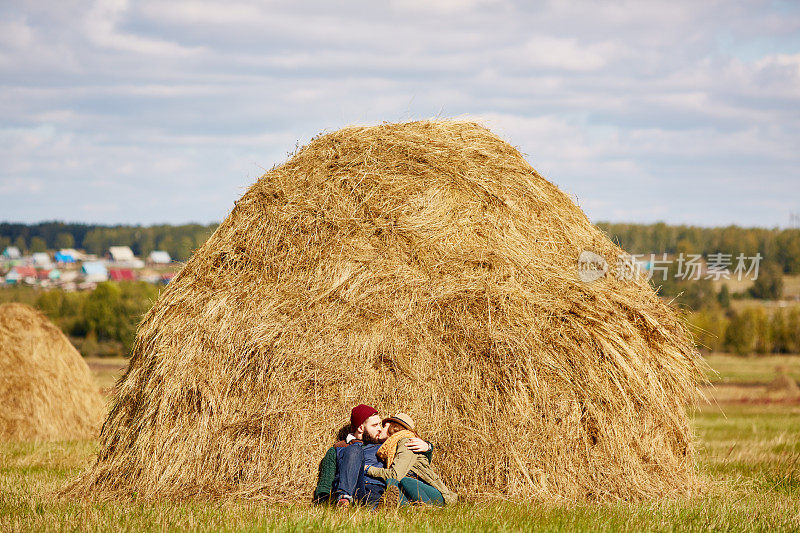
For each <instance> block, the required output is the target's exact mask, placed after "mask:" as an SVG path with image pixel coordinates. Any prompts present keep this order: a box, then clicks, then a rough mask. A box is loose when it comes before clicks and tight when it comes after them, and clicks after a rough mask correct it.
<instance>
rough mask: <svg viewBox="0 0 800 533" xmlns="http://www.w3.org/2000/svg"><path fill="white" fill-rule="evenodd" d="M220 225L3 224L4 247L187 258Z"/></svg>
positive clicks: (1, 240) (0, 226)
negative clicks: (123, 250) (121, 249)
mask: <svg viewBox="0 0 800 533" xmlns="http://www.w3.org/2000/svg"><path fill="white" fill-rule="evenodd" d="M216 227H217V225H216V224H209V225H202V224H184V225H180V226H171V225H158V226H101V225H94V224H67V223H64V222H42V223H39V224H12V223H7V222H5V223H0V250H3V249H5V247H6V246H10V245H13V246H16V247H18V248H19V249H20V250H22V251H23V252H43V251H45V250H58V249H61V248H81V249H84V250H86V251H87V252H88V253H92V254H102V253H104V252H105V251H106V250H108V248H109V247H110V246H130V247H131V249H132V250H133V253H135V254H136V255H137V256H140V257H143V256H146V255H147V254H149V253H150V252H152V251H153V250H165V251H167V252H169V254H170V256H172V258H173V259H175V260H177V261H186V260H187V259H189V257H190V256H191V255H192V253H193V252H194V250H195V249H197V248H198V247H200V245H202V244H203V243H204V242H205V241H206V239H208V237H209V236H210V235H211V233H213V232H214V230H215V229H216Z"/></svg>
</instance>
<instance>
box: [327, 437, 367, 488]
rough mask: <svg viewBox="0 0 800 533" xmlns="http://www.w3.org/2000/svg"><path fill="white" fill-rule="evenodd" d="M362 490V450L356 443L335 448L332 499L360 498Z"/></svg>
mask: <svg viewBox="0 0 800 533" xmlns="http://www.w3.org/2000/svg"><path fill="white" fill-rule="evenodd" d="M365 496H366V491H365V490H364V450H362V449H361V446H360V445H358V444H351V445H350V446H347V447H344V448H337V449H336V477H335V478H334V482H333V497H334V500H339V499H341V498H347V499H350V500H356V501H357V500H360V499H362V498H364V497H365Z"/></svg>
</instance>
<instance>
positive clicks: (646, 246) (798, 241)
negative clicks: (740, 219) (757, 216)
mask: <svg viewBox="0 0 800 533" xmlns="http://www.w3.org/2000/svg"><path fill="white" fill-rule="evenodd" d="M597 226H598V227H600V229H602V230H603V231H604V232H606V234H607V235H608V236H609V237H610V238H611V239H612V240H613V241H614V242H616V243H617V244H619V245H620V246H621V247H622V248H623V249H624V250H625V251H626V252H628V253H632V254H650V253H655V254H662V253H665V252H666V253H668V254H680V253H681V252H683V253H684V254H701V255H702V256H703V257H704V258H705V257H707V256H708V254H712V253H724V254H731V255H732V257H733V258H734V260H735V258H736V256H737V255H738V254H739V253H743V254H745V256H755V254H756V253H760V254H761V256H762V260H761V263H762V264H768V263H774V264H776V265H779V266H780V268H781V270H782V271H783V272H785V273H795V274H796V273H800V229H797V228H789V229H778V228H774V229H768V228H742V227H739V226H726V227H715V228H706V227H701V226H684V225H668V224H665V223H663V222H659V223H656V224H626V223H611V222H599V223H598V224H597Z"/></svg>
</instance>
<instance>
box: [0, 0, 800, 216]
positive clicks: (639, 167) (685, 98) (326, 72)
mask: <svg viewBox="0 0 800 533" xmlns="http://www.w3.org/2000/svg"><path fill="white" fill-rule="evenodd" d="M798 31H800V14H798V10H796V9H795V10H790V11H788V12H782V13H777V12H776V11H775V10H774V9H773V7H772V6H770V5H766V4H757V3H753V4H735V5H733V4H730V3H721V2H718V1H716V0H711V1H709V2H703V3H699V4H698V3H696V2H695V3H692V2H635V3H622V4H620V3H605V4H598V3H596V2H591V1H587V2H557V1H554V2H549V3H547V2H546V3H527V2H510V1H496V2H483V1H479V0H473V1H467V2H455V1H451V0H443V1H440V2H419V1H416V0H413V1H407V2H397V3H389V4H386V3H376V2H371V1H367V0H357V1H355V2H349V3H346V4H332V3H330V2H320V1H313V0H312V1H311V2H308V3H304V4H303V5H298V4H296V3H294V2H288V1H279V0H274V1H269V2H265V1H246V0H235V1H233V2H230V3H226V2H217V1H203V2H192V1H188V0H176V1H174V2H158V1H151V0H145V1H143V2H135V3H133V2H132V3H130V4H129V3H127V2H125V1H102V2H97V3H95V4H92V5H90V6H86V5H84V4H83V3H81V2H68V1H64V2H58V3H55V4H53V3H51V2H39V3H37V2H27V3H25V4H24V5H18V6H0V75H2V76H3V79H4V80H5V83H4V84H3V85H2V86H0V117H1V118H0V183H3V184H5V185H4V186H5V189H3V190H4V191H5V193H4V194H2V195H0V214H1V216H0V218H3V217H6V218H12V219H26V220H37V219H42V218H53V217H60V218H69V219H73V220H74V219H80V218H81V217H82V216H83V215H82V214H81V213H80V212H78V213H75V212H74V211H73V210H70V211H67V212H65V211H63V209H66V207H63V206H66V205H72V206H75V205H83V204H86V205H87V206H88V207H87V208H86V209H87V211H86V214H85V217H87V218H93V217H94V218H95V219H97V220H106V221H109V222H115V221H123V220H124V221H141V222H148V221H155V220H159V221H162V220H165V219H166V218H165V217H166V216H167V214H168V216H169V217H172V220H174V221H185V220H191V219H194V220H203V221H206V220H214V219H219V218H221V217H222V216H224V214H225V212H226V211H227V209H229V208H230V205H231V204H232V202H233V200H235V199H236V197H237V196H238V195H239V194H241V192H242V191H243V188H244V187H246V186H247V185H249V183H250V182H252V181H253V180H254V179H255V178H256V177H257V176H258V175H259V174H261V173H262V168H269V167H271V166H272V165H273V164H274V163H278V162H281V161H282V160H283V159H284V158H285V156H286V153H287V152H289V151H291V150H293V149H294V146H295V143H296V142H297V141H300V142H301V143H302V142H307V141H308V140H309V139H310V138H311V137H312V136H313V135H315V134H316V133H318V132H320V131H323V130H327V131H330V130H333V129H337V128H339V127H341V126H344V125H346V124H350V123H367V124H370V123H371V124H374V123H379V122H381V121H383V120H389V121H396V120H409V119H414V118H427V117H431V116H438V115H442V116H472V117H478V118H482V119H485V120H486V121H487V122H488V124H489V125H490V126H491V127H492V128H493V130H495V131H498V132H500V133H501V134H502V135H503V136H504V137H505V138H506V139H507V140H509V141H510V142H511V143H512V144H514V145H516V146H519V147H520V148H521V149H522V150H523V151H524V152H526V153H527V154H528V157H529V160H530V161H531V162H532V163H533V165H534V166H535V167H536V168H537V169H538V170H539V171H540V172H541V173H542V174H544V175H545V176H546V177H547V178H548V179H550V180H551V181H553V182H554V183H556V184H558V185H559V186H560V187H561V188H562V189H563V190H565V192H567V193H569V194H571V195H573V196H577V197H578V198H579V199H580V204H581V205H582V206H584V208H586V209H587V212H588V213H589V214H590V216H591V217H593V218H595V219H598V218H606V219H608V218H617V219H629V220H630V219H637V220H648V219H653V218H654V217H662V216H663V217H667V218H674V219H675V220H682V221H683V220H687V219H690V220H693V221H694V222H695V223H727V222H740V223H760V224H762V225H772V224H776V223H782V222H784V219H785V218H786V213H784V212H783V211H780V209H783V210H784V211H787V210H789V209H790V207H789V205H790V202H791V201H792V200H791V199H792V198H795V200H794V201H795V203H796V202H797V200H796V196H794V197H793V196H792V195H791V194H790V193H789V192H790V191H792V190H796V185H797V181H798V180H797V174H796V170H795V169H796V168H798V167H799V166H800V155H799V154H797V153H795V152H796V151H797V150H796V148H795V147H796V139H797V138H798V135H799V134H800V117H799V116H798V115H797V113H796V109H798V108H800V59H799V58H800V50H798V43H797V40H796V34H797V32H798ZM754 175H756V176H758V179H759V180H761V181H765V179H766V178H765V177H769V180H768V181H769V184H770V186H769V187H762V188H761V190H759V189H758V188H755V189H753V188H752V187H750V186H749V185H748V183H749V182H753V181H754V178H753V176H754ZM25 180H32V181H30V183H39V184H41V186H42V188H41V190H39V192H38V193H37V195H36V200H35V201H34V200H33V196H30V195H31V194H32V193H31V192H30V191H28V190H26V189H25V188H24V187H21V186H20V184H21V183H24V182H25ZM36 180H38V181H36ZM92 180H94V181H97V182H99V183H102V184H103V186H102V187H97V186H93V185H91V183H92V182H93V181H92ZM98 180H99V181H98ZM720 182H723V183H728V184H729V187H728V188H727V190H726V191H725V192H724V194H721V193H720V192H719V190H720V185H719V184H720ZM11 183H13V184H14V186H13V188H12V186H11V185H8V184H11ZM689 186H691V188H688V187H689ZM781 187H783V190H784V191H786V192H784V193H783V194H781V192H780V191H781ZM187 188H189V190H191V191H192V192H193V194H191V195H186V194H184V192H185V190H187ZM156 190H157V191H158V196H157V197H155V198H154V196H153V191H156ZM120 197H123V198H125V199H126V201H125V202H122V203H121V204H122V205H121V206H119V207H118V208H115V210H110V211H109V210H106V211H102V210H98V209H97V208H95V207H91V206H108V205H112V204H113V205H117V199H118V198H120ZM695 198H696V199H695ZM70 199H71V200H72V201H71V202H70ZM776 199H777V200H776ZM78 200H80V201H78ZM702 202H706V203H708V204H709V205H710V206H712V207H713V209H712V210H711V211H710V212H709V211H708V210H706V211H705V212H702V213H701V212H700V210H698V205H702ZM725 202H727V203H728V204H730V205H739V206H741V205H752V209H750V210H747V211H746V213H745V214H738V215H736V216H737V217H738V218H737V219H733V218H732V217H733V215H731V210H730V209H728V208H725V207H724V205H723V204H724V203H725ZM748 202H749V204H748ZM776 202H777V203H776ZM776 205H777V206H783V207H780V209H777V208H776ZM634 206H635V208H634ZM764 206H767V207H764ZM72 209H74V208H72ZM791 209H794V210H798V207H797V206H795V207H793V208H791ZM742 211H743V212H744V211H745V210H742ZM693 217H694V218H693ZM747 217H750V218H749V219H747ZM748 220H749V222H748Z"/></svg>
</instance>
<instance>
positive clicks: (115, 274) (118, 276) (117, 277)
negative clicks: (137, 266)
mask: <svg viewBox="0 0 800 533" xmlns="http://www.w3.org/2000/svg"><path fill="white" fill-rule="evenodd" d="M108 277H109V279H111V280H112V281H136V274H134V273H133V270H131V269H130V268H111V269H109V270H108Z"/></svg>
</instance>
